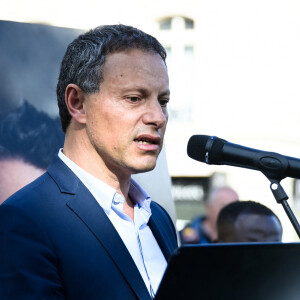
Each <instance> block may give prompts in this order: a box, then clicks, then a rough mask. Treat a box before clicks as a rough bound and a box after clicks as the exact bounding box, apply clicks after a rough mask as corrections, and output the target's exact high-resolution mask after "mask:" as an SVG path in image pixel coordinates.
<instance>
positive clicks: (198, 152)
mask: <svg viewBox="0 0 300 300" xmlns="http://www.w3.org/2000/svg"><path fill="white" fill-rule="evenodd" d="M210 138H211V136H209V135H193V136H191V137H190V139H189V142H188V145H187V154H188V156H189V157H190V158H193V159H195V160H198V161H202V162H206V160H205V154H206V150H205V148H206V144H207V141H208V140H209V139H210Z"/></svg>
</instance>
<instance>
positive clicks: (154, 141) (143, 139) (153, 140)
mask: <svg viewBox="0 0 300 300" xmlns="http://www.w3.org/2000/svg"><path fill="white" fill-rule="evenodd" d="M134 141H135V142H136V143H137V144H140V145H159V144H160V137H156V136H150V135H140V136H138V137H137V138H135V139H134Z"/></svg>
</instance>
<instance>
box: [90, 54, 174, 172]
mask: <svg viewBox="0 0 300 300" xmlns="http://www.w3.org/2000/svg"><path fill="white" fill-rule="evenodd" d="M103 78H104V80H103V82H102V83H101V85H100V91H99V92H98V93H94V94H91V95H88V97H87V99H86V101H85V102H84V110H85V113H86V131H87V135H88V139H89V141H90V143H91V145H92V147H93V148H94V149H95V150H96V151H97V153H98V155H100V157H101V159H102V160H103V162H104V163H105V165H106V166H107V167H108V168H109V169H110V170H118V171H117V172H119V173H120V172H121V173H120V174H126V175H127V174H134V173H139V172H146V171H150V170H152V169H153V168H154V167H155V164H156V159H157V157H158V154H159V153H160V151H161V148H162V144H163V138H164V134H165V130H166V125H167V120H168V112H167V102H168V100H169V94H170V92H169V79H168V74H167V68H166V66H165V64H164V62H163V60H162V59H161V57H160V56H159V55H158V54H153V53H148V52H143V51H141V50H136V49H134V50H129V51H126V52H118V53H114V54H110V55H108V56H107V58H106V62H105V64H104V66H103Z"/></svg>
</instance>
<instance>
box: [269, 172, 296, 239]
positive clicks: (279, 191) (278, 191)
mask: <svg viewBox="0 0 300 300" xmlns="http://www.w3.org/2000/svg"><path fill="white" fill-rule="evenodd" d="M265 175H266V174H265ZM266 176H267V175H266ZM267 178H268V179H269V180H270V182H271V185H270V188H271V191H272V193H273V196H274V198H275V199H276V201H277V203H280V204H282V206H283V209H284V211H285V212H286V214H287V216H288V218H289V220H290V222H291V223H292V225H293V227H294V229H295V231H296V232H297V234H298V237H299V238H300V225H299V222H298V220H297V219H296V217H295V215H294V213H293V211H292V209H291V208H290V206H289V204H288V202H287V200H288V198H289V197H288V196H287V194H286V192H285V191H284V189H283V187H282V186H281V184H280V180H277V179H272V178H270V177H268V176H267Z"/></svg>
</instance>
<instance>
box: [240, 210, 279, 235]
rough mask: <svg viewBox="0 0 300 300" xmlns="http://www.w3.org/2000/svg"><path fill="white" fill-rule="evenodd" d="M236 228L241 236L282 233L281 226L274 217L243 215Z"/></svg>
mask: <svg viewBox="0 0 300 300" xmlns="http://www.w3.org/2000/svg"><path fill="white" fill-rule="evenodd" d="M235 228H236V230H237V231H238V232H239V233H240V234H244V235H245V234H247V233H248V234H250V233H255V234H260V233H265V234H268V233H270V234H271V233H281V225H280V223H279V221H278V220H277V218H276V217H275V216H272V215H269V216H267V215H258V214H242V215H240V216H239V217H238V218H237V220H236V222H235Z"/></svg>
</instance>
